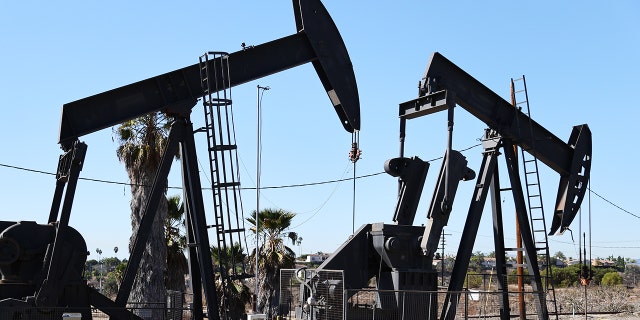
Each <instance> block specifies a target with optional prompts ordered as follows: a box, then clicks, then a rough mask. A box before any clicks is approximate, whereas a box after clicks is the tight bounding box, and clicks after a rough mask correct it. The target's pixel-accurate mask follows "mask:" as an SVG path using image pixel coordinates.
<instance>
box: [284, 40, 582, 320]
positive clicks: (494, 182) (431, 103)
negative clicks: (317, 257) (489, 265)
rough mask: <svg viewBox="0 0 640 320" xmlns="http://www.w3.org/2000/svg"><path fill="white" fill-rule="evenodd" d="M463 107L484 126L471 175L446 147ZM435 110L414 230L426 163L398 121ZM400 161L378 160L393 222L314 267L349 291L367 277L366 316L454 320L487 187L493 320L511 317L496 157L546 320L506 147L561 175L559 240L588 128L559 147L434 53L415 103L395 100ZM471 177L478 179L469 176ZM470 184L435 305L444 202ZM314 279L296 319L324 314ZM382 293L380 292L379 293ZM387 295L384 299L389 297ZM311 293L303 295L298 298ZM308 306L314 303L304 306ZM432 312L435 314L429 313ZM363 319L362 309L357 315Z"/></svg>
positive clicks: (573, 206)
mask: <svg viewBox="0 0 640 320" xmlns="http://www.w3.org/2000/svg"><path fill="white" fill-rule="evenodd" d="M456 106H460V107H462V108H463V109H464V110H466V111H467V112H469V113H471V114H472V115H473V116H475V117H476V118H478V119H479V120H481V121H482V122H484V123H485V124H486V125H487V126H488V129H487V130H486V132H485V136H484V139H483V146H484V152H483V159H482V164H481V166H480V169H479V170H478V172H477V174H476V172H474V170H472V169H471V168H469V167H467V160H466V158H465V157H464V156H463V155H462V154H461V153H460V152H459V151H456V150H453V149H452V142H451V141H452V131H453V124H454V108H455V107H456ZM440 111H447V113H448V117H447V118H448V144H447V150H446V152H445V155H444V157H443V159H444V160H443V162H442V166H441V168H440V171H439V175H438V178H437V180H436V181H437V182H436V186H435V190H434V192H433V196H432V198H431V202H430V206H429V209H428V212H427V224H426V226H415V225H413V222H414V219H415V215H416V210H417V208H418V202H419V200H420V197H421V193H422V190H423V187H424V183H425V179H426V175H427V172H428V169H429V163H428V162H425V161H423V160H421V159H420V158H419V157H417V156H414V157H405V156H404V143H405V138H406V137H405V136H406V134H405V132H406V122H407V120H410V119H415V118H418V117H421V116H426V115H430V114H433V113H436V112H440ZM399 119H400V157H397V158H393V159H390V160H388V161H386V162H385V164H384V169H385V171H386V172H387V173H388V174H390V175H391V176H393V177H398V178H399V182H400V190H399V195H398V200H397V204H396V207H395V212H394V216H393V222H394V223H393V224H385V223H370V224H365V225H363V226H362V227H360V229H358V230H357V231H356V232H355V233H354V234H353V235H351V236H350V237H349V239H348V240H347V241H345V242H344V243H343V244H342V245H341V246H340V247H339V248H338V249H337V250H336V251H335V252H334V253H333V254H332V255H331V256H330V257H329V258H327V259H326V260H325V261H324V262H323V263H322V264H321V265H320V266H319V267H318V268H317V269H316V270H315V274H316V275H317V274H319V273H320V272H321V271H322V270H327V271H329V270H342V272H343V274H344V288H345V289H347V290H346V292H348V294H347V295H345V296H346V298H349V295H353V294H354V293H355V292H357V290H348V289H362V288H368V287H369V284H370V283H371V281H372V280H373V279H374V278H375V286H376V289H377V292H378V298H377V299H375V301H376V303H375V305H374V306H371V307H372V308H373V309H372V310H375V311H371V312H375V315H378V316H381V317H382V318H384V317H385V314H387V313H385V312H396V311H397V310H402V315H403V319H415V320H418V319H443V320H444V319H446V320H450V319H454V318H455V317H456V309H457V306H458V302H459V299H460V296H461V292H462V290H463V285H464V280H465V275H466V272H467V268H468V266H469V261H470V258H471V254H472V249H473V244H474V242H475V238H476V236H477V232H478V227H479V224H480V218H481V216H482V211H483V209H484V206H485V202H486V199H487V194H488V192H489V191H491V194H492V196H491V201H492V204H493V213H492V215H493V225H494V228H493V229H494V243H495V249H496V250H495V253H496V264H497V278H498V279H500V280H499V281H498V283H499V284H498V286H499V288H498V291H499V292H501V293H502V294H501V305H500V317H501V319H505V320H506V319H509V318H510V310H509V301H508V288H507V285H506V275H507V273H506V272H507V266H506V261H505V259H506V255H505V252H506V248H505V245H504V233H503V226H502V212H501V208H500V202H501V201H500V195H499V194H500V191H501V189H500V186H499V179H498V169H497V168H498V167H497V158H498V155H500V154H504V155H505V160H506V167H507V169H508V175H509V180H510V182H511V188H510V189H511V192H512V194H513V199H514V203H515V208H516V212H517V214H516V215H517V219H518V222H519V223H520V235H518V236H520V237H522V241H523V249H522V250H523V251H524V254H525V257H526V259H527V269H528V272H529V273H528V274H529V277H530V280H531V284H532V287H533V292H534V293H535V294H534V298H535V306H536V309H537V314H538V317H539V319H547V318H548V316H549V312H548V310H547V304H546V301H545V292H544V290H543V289H544V288H543V287H542V282H541V276H540V267H539V265H538V261H537V258H536V256H537V250H540V248H539V247H536V244H535V243H534V239H533V235H532V230H531V227H530V225H529V221H530V220H529V218H528V215H527V209H526V205H525V198H524V195H523V189H522V184H521V181H520V176H519V171H518V161H517V158H516V155H515V151H514V146H519V147H521V148H522V149H523V150H524V151H526V152H528V153H530V154H531V155H533V156H534V157H535V158H537V159H539V160H540V161H541V162H543V163H544V164H546V165H547V166H549V167H550V168H551V169H553V170H554V171H556V172H557V173H558V174H559V175H560V182H559V187H558V193H557V198H556V206H555V211H554V214H553V221H552V225H551V228H550V230H549V233H550V234H561V233H562V232H564V231H565V230H567V229H568V228H569V225H570V224H571V222H572V221H573V219H574V218H575V216H576V214H577V213H578V209H579V208H580V204H581V203H582V200H583V198H584V195H585V192H586V190H587V185H588V182H589V177H590V171H591V152H592V150H591V131H590V130H589V127H588V125H586V124H582V125H578V126H574V127H573V130H572V132H571V135H570V137H569V139H568V142H563V141H562V140H560V139H559V138H557V137H556V136H555V135H554V134H552V133H551V132H549V131H548V130H547V129H545V128H544V127H543V126H542V125H540V124H538V123H537V122H535V121H534V120H533V119H531V118H530V117H529V116H528V115H527V114H525V113H523V112H522V111H521V110H520V109H518V108H515V107H514V106H513V105H512V104H511V103H509V102H507V101H505V100H504V99H502V98H501V97H500V96H498V95H497V94H496V93H494V92H493V91H491V90H490V89H489V88H487V87H486V86H484V85H483V84H482V83H480V82H479V81H478V80H476V79H474V78H473V77H472V76H471V75H469V74H468V73H466V72H465V71H464V70H462V69H461V68H459V67H458V66H456V65H455V64H453V63H452V62H451V61H449V60H448V59H446V58H445V57H444V56H442V55H441V54H440V53H438V52H435V53H433V54H432V55H431V58H430V60H429V63H428V65H427V69H426V71H425V73H424V75H423V77H422V79H421V80H420V85H419V94H418V98H416V99H413V100H410V101H407V102H403V103H400V105H399ZM476 176H477V178H476ZM474 178H475V179H476V183H475V187H474V191H473V196H472V199H471V202H470V204H469V209H468V213H467V218H466V222H465V226H464V230H463V233H462V236H461V240H460V246H459V248H458V252H457V255H456V258H455V262H454V267H453V271H452V275H451V280H450V282H449V285H448V288H447V294H446V297H445V299H444V301H443V302H442V305H439V304H438V301H437V299H438V296H437V291H438V282H437V271H436V270H435V268H434V266H433V263H432V262H433V261H434V255H435V253H436V249H437V247H438V245H439V241H440V235H441V234H442V231H443V228H444V227H445V226H446V225H447V222H448V220H449V217H450V215H451V210H452V205H453V200H454V198H455V194H456V191H457V188H458V185H459V182H460V181H466V180H472V179H474ZM322 285H323V282H322V279H321V278H320V277H317V276H316V277H308V279H305V283H304V284H302V285H300V292H301V293H300V297H299V301H300V305H301V306H300V307H298V308H297V310H296V314H297V315H298V316H299V317H302V318H304V319H320V318H322V315H323V314H324V312H325V309H327V306H324V305H322V304H320V303H318V301H327V300H329V299H328V298H325V297H320V296H318V294H320V292H321V290H314V289H313V288H317V287H319V286H322ZM406 290H410V291H413V290H418V291H426V292H431V293H429V294H428V297H427V298H426V299H425V298H423V297H421V298H420V299H419V300H418V298H416V296H415V295H401V293H400V292H401V291H406ZM383 294H385V295H387V296H385V297H382V295H383ZM389 294H390V295H391V296H388V295H389ZM307 297H310V298H307ZM308 301H311V302H313V303H310V302H308ZM438 310H441V313H440V315H438ZM358 314H359V315H362V309H361V310H359V313H358Z"/></svg>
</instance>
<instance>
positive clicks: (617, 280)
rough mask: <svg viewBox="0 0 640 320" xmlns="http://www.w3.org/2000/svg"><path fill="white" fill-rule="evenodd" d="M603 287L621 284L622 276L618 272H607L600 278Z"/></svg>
mask: <svg viewBox="0 0 640 320" xmlns="http://www.w3.org/2000/svg"><path fill="white" fill-rule="evenodd" d="M600 283H601V284H602V285H603V286H610V287H611V286H616V285H619V284H622V276H621V275H620V274H619V273H618V272H609V273H606V274H605V275H604V276H603V277H602V281H601V282H600Z"/></svg>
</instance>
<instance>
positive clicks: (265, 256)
mask: <svg viewBox="0 0 640 320" xmlns="http://www.w3.org/2000/svg"><path fill="white" fill-rule="evenodd" d="M294 217H295V213H292V212H288V211H285V210H282V209H264V210H262V211H260V214H259V215H258V230H256V211H255V210H254V211H253V212H252V213H251V217H250V218H247V222H249V224H251V225H253V227H252V228H251V230H253V231H254V232H256V231H257V233H258V235H260V236H261V237H260V238H262V239H263V240H262V243H261V245H260V250H259V259H258V268H259V270H258V272H257V274H258V276H257V278H256V279H255V280H256V281H258V287H259V288H260V292H259V296H258V297H257V304H258V306H257V308H256V310H258V311H262V312H263V313H271V310H272V306H277V304H278V302H277V301H276V300H275V299H277V297H278V290H279V281H278V280H279V279H278V276H279V274H280V269H287V268H293V267H295V257H296V255H295V252H294V251H293V250H291V248H289V247H287V246H286V245H285V241H284V239H285V238H289V239H290V240H291V242H292V244H295V241H296V240H297V239H298V234H297V233H296V232H287V229H289V227H290V226H291V221H292V220H293V218H294ZM249 261H250V264H251V265H253V266H255V261H256V251H255V249H254V251H253V252H252V254H251V256H250V257H249ZM254 268H255V267H254Z"/></svg>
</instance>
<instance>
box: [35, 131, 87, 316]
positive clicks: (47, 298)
mask: <svg viewBox="0 0 640 320" xmlns="http://www.w3.org/2000/svg"><path fill="white" fill-rule="evenodd" d="M68 152H70V153H67V154H66V155H64V156H63V157H61V158H60V162H59V164H58V171H59V172H58V175H59V174H60V170H62V171H65V172H66V174H67V177H66V182H67V190H66V193H65V195H64V202H63V203H62V211H61V212H60V220H58V224H57V226H56V236H55V239H54V241H53V247H52V248H49V249H48V250H47V251H48V252H47V256H48V259H47V260H48V261H49V263H48V266H45V268H48V270H47V278H46V279H45V280H44V281H43V283H42V286H41V287H40V290H38V293H37V294H36V305H37V306H40V307H55V306H57V304H58V297H59V295H60V288H61V287H62V286H63V283H62V282H63V280H64V276H63V274H64V273H65V270H63V269H62V267H61V266H63V265H66V264H64V263H61V262H60V259H64V258H63V257H62V256H61V254H60V253H61V251H62V250H63V249H62V246H63V245H64V244H63V242H64V240H63V239H64V233H65V231H66V230H67V226H68V225H69V218H70V217H71V207H72V206H73V198H74V196H75V193H76V186H77V185H78V178H79V177H80V171H81V170H82V165H83V164H84V158H85V155H86V153H87V145H86V144H84V143H82V142H80V141H78V140H76V141H75V142H74V144H73V148H72V149H71V150H70V151H68ZM67 156H68V158H67ZM58 178H59V177H58ZM62 189H63V185H62V186H61V185H60V181H58V182H57V183H56V194H55V196H58V192H60V196H62ZM61 199H62V198H54V199H53V204H52V208H51V212H50V213H49V222H50V223H51V222H53V221H55V220H56V219H55V218H57V208H58V207H59V206H60V200H61ZM54 210H55V211H56V214H54ZM54 216H56V217H54ZM51 220H53V221H51Z"/></svg>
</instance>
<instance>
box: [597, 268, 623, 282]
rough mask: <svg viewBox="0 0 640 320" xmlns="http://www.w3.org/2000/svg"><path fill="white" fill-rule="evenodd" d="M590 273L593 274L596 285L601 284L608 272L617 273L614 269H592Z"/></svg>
mask: <svg viewBox="0 0 640 320" xmlns="http://www.w3.org/2000/svg"><path fill="white" fill-rule="evenodd" d="M592 272H593V281H594V282H595V283H596V284H602V278H604V276H605V275H606V274H607V273H610V272H616V273H617V272H618V271H617V270H616V268H593V269H592Z"/></svg>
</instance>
